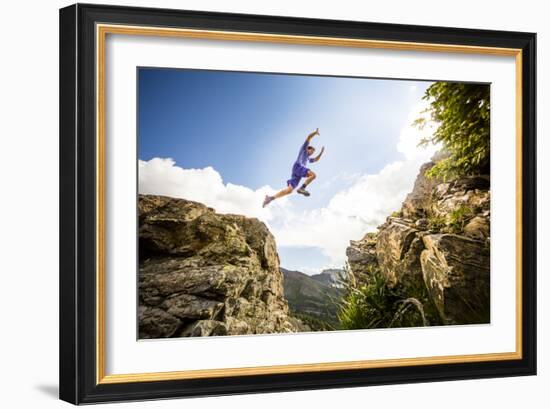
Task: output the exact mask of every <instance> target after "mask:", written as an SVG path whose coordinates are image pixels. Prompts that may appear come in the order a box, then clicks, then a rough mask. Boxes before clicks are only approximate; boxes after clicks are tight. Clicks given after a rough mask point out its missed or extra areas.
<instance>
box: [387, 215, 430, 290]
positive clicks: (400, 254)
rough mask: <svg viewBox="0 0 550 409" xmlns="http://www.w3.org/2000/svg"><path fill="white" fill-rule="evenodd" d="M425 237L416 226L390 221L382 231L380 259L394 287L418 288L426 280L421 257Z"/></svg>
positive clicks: (396, 219)
mask: <svg viewBox="0 0 550 409" xmlns="http://www.w3.org/2000/svg"><path fill="white" fill-rule="evenodd" d="M421 238H422V233H421V232H420V231H419V230H417V229H416V227H415V225H414V224H412V223H407V222H406V221H405V220H403V219H399V218H389V220H388V222H387V223H386V224H385V225H383V226H382V227H381V228H380V231H379V233H378V240H377V243H376V258H377V260H378V265H379V266H380V269H381V271H382V273H383V274H384V275H385V276H386V278H387V280H388V282H389V284H390V286H395V285H396V284H397V283H400V284H402V285H404V286H409V285H415V284H416V283H417V282H418V281H419V280H421V278H422V267H421V265H420V253H421V252H422V250H423V249H424V246H423V244H422V239H421Z"/></svg>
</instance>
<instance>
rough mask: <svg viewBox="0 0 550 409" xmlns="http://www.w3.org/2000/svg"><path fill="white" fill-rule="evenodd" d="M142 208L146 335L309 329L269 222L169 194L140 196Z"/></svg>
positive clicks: (141, 280) (142, 305)
mask: <svg viewBox="0 0 550 409" xmlns="http://www.w3.org/2000/svg"><path fill="white" fill-rule="evenodd" d="M138 207H139V256H140V261H139V305H140V308H139V337H140V338H164V337H183V336H210V335H238V334H265V333H278V332H294V331H297V330H299V329H303V325H302V324H301V323H299V322H297V320H296V319H294V318H291V317H289V310H288V303H287V301H286V299H285V298H284V295H283V275H282V273H281V272H280V270H279V257H278V255H277V248H276V244H275V240H274V238H273V236H272V235H271V233H270V232H269V230H268V229H267V227H266V226H265V225H264V224H263V223H262V222H260V221H259V220H257V219H250V218H246V217H244V216H238V215H222V214H217V213H215V212H214V210H213V209H211V208H208V207H206V206H204V205H203V204H200V203H197V202H192V201H189V200H183V199H175V198H170V197H164V196H148V195H147V196H146V195H140V196H139V206H138Z"/></svg>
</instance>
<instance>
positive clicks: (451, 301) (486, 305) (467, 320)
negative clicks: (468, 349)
mask: <svg viewBox="0 0 550 409" xmlns="http://www.w3.org/2000/svg"><path fill="white" fill-rule="evenodd" d="M423 242H424V246H425V248H426V249H425V250H424V251H423V252H422V255H421V257H420V260H421V263H422V271H423V277H424V282H425V284H426V287H427V288H428V291H429V292H430V295H431V298H432V301H433V302H434V304H435V306H436V307H437V309H438V311H439V314H440V316H441V318H442V320H443V322H444V323H445V324H479V323H488V322H489V319H490V271H489V249H488V248H487V247H485V246H484V245H483V243H482V242H480V241H476V240H472V239H469V238H466V237H463V236H458V235H454V234H430V235H425V236H424V237H423Z"/></svg>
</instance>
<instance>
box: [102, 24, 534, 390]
mask: <svg viewBox="0 0 550 409" xmlns="http://www.w3.org/2000/svg"><path fill="white" fill-rule="evenodd" d="M95 31H96V66H95V69H96V70H95V72H96V149H97V157H96V197H97V201H96V209H97V210H96V216H97V217H96V220H97V224H96V237H97V241H96V263H97V267H96V317H97V321H96V383H97V384H116V383H129V382H149V381H163V380H178V379H181V380H183V379H204V378H213V377H227V376H251V375H265V374H284V373H298V372H322V371H334V370H348V369H367V368H388V367H403V366H413V365H435V364H451V363H467V362H490V361H504V360H518V359H521V358H522V342H523V340H522V331H521V330H522V248H521V246H522V86H523V85H522V51H521V49H515V48H499V47H483V46H466V45H456V44H435V43H414V42H402V41H383V40H366V39H353V38H337V37H319V36H302V35H284V34H267V33H251V32H236V31H216V30H200V29H184V28H181V29H179V28H166V27H148V26H131V25H118V24H96V28H95ZM107 34H119V35H138V36H161V37H175V38H195V39H210V40H225V41H250V42H267V43H282V44H301V45H319V46H340V47H355V48H373V49H387V50H401V51H429V52H447V53H467V54H484V55H498V56H514V57H515V65H516V350H515V351H513V352H503V353H485V354H472V355H448V356H432V357H417V358H398V359H376V360H365V361H342V362H320V363H313V364H287V365H269V366H257V367H237V368H220V369H199V370H184V371H170V372H146V373H129V374H109V375H107V374H105V264H104V263H105V256H104V250H105V41H106V36H107Z"/></svg>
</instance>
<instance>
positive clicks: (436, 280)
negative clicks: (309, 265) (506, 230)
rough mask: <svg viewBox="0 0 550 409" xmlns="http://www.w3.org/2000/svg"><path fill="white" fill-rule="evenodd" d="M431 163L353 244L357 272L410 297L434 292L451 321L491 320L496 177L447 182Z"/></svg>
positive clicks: (431, 298)
mask: <svg viewBox="0 0 550 409" xmlns="http://www.w3.org/2000/svg"><path fill="white" fill-rule="evenodd" d="M440 158H441V156H439V157H434V158H433V159H432V161H431V162H429V163H426V164H424V165H423V166H422V167H421V169H420V172H419V175H418V177H417V179H416V181H415V184H414V188H413V191H412V192H411V193H410V194H409V195H408V196H407V197H406V199H405V201H404V202H403V205H402V208H401V209H400V211H398V212H395V214H393V215H392V216H390V217H388V218H387V219H386V221H385V223H384V224H382V225H381V226H379V227H378V231H377V232H370V233H367V234H366V235H365V237H364V238H363V239H361V240H358V241H351V242H350V246H349V247H348V249H347V256H348V265H349V270H350V271H349V276H350V278H351V282H352V284H353V283H355V285H360V284H361V282H364V281H366V280H367V279H368V277H369V274H372V273H373V272H379V273H381V274H382V275H383V276H384V277H385V279H386V281H387V283H388V286H390V287H395V286H400V288H402V289H403V290H404V292H405V293H406V294H408V296H410V297H417V295H418V294H420V295H423V294H426V293H427V298H426V301H425V302H427V303H430V304H431V306H433V307H435V309H436V311H437V313H438V315H439V317H438V318H439V319H440V321H441V322H442V323H444V324H471V323H487V322H489V317H490V314H489V311H490V302H489V300H490V291H489V288H490V285H489V247H490V245H489V244H490V200H491V194H490V190H489V187H490V183H489V182H490V180H489V177H488V176H475V177H464V178H457V179H454V180H450V181H442V180H438V179H435V178H429V177H427V176H426V172H427V171H428V170H430V169H431V168H432V167H433V166H434V165H435V163H437V161H438V160H439V159H440Z"/></svg>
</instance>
